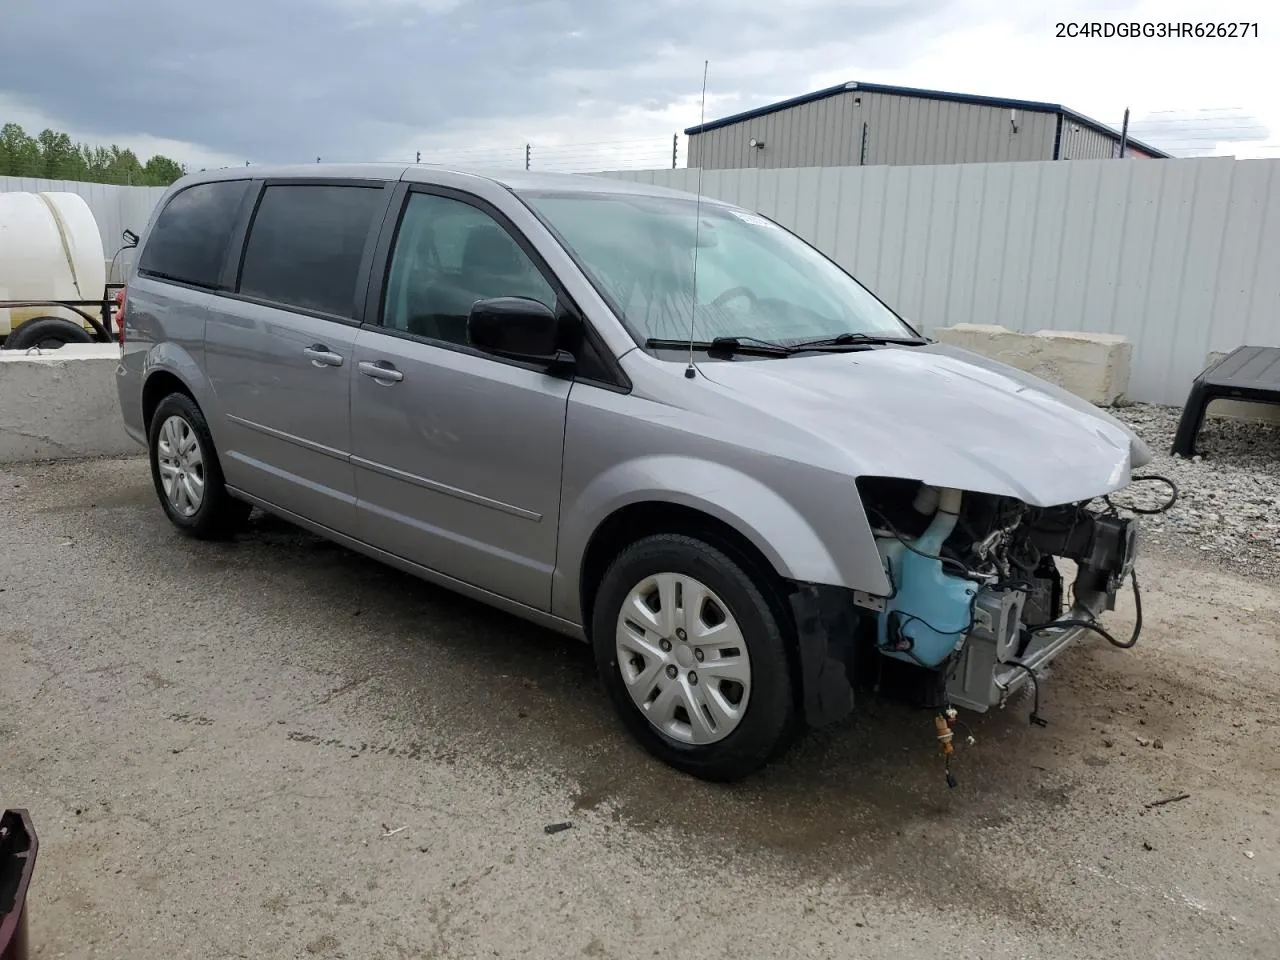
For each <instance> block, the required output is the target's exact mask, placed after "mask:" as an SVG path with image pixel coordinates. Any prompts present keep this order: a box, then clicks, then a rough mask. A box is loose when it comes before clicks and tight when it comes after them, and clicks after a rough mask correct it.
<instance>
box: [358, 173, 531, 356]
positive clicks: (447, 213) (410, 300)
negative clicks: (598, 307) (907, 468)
mask: <svg viewBox="0 0 1280 960" xmlns="http://www.w3.org/2000/svg"><path fill="white" fill-rule="evenodd" d="M492 297H528V298H530V299H532V300H537V301H538V302H540V303H543V304H545V305H546V306H548V307H550V308H552V309H555V306H556V295H555V291H554V290H553V289H552V287H551V285H550V284H549V283H548V282H547V280H546V278H545V277H543V275H542V274H541V273H540V272H539V271H538V268H537V267H536V266H535V265H534V263H533V261H532V260H530V259H529V257H528V255H527V254H526V253H525V252H524V251H523V250H522V249H520V246H519V245H518V244H517V243H516V242H515V240H514V239H513V238H512V236H511V235H510V234H509V233H507V231H506V229H505V228H503V227H502V225H500V224H499V223H498V222H497V221H496V220H494V219H493V217H491V216H489V214H487V213H485V212H484V211H483V210H481V209H480V208H479V207H474V206H472V205H471V204H469V203H464V202H463V201H461V200H455V199H453V198H452V197H439V196H433V195H431V194H426V193H414V194H411V195H410V197H409V202H408V204H407V206H406V207H405V211H404V216H403V217H402V218H401V221H400V229H399V231H398V232H397V234H396V241H395V247H394V248H393V249H392V254H391V269H390V273H389V274H388V277H387V287H386V293H385V294H384V298H385V299H384V302H383V310H382V317H383V319H382V322H383V325H384V326H387V327H390V328H391V329H393V330H403V331H405V332H407V333H414V334H417V335H418V336H422V337H429V338H430V339H432V340H443V341H445V342H447V343H457V344H465V343H466V342H467V316H468V315H469V314H470V312H471V306H472V304H474V303H475V302H476V301H477V300H488V299H490V298H492Z"/></svg>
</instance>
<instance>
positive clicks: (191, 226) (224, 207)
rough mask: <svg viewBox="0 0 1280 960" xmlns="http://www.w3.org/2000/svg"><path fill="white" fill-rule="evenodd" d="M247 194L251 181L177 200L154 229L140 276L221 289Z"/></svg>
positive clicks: (208, 186) (194, 190)
mask: <svg viewBox="0 0 1280 960" xmlns="http://www.w3.org/2000/svg"><path fill="white" fill-rule="evenodd" d="M248 188H249V181H248V180H224V181H221V182H219V183H201V184H197V185H196V186H194V187H188V188H187V189H185V190H183V191H182V192H181V193H176V194H174V195H173V198H172V199H170V201H169V202H168V203H167V204H165V208H164V209H163V210H161V211H160V216H159V217H157V218H156V222H155V226H153V227H152V228H151V236H149V237H148V238H147V242H146V245H145V246H144V247H143V249H142V257H141V259H139V261H138V271H139V272H140V273H144V274H149V275H151V276H155V277H162V278H164V279H166V280H179V281H181V282H183V283H193V284H196V285H198V286H202V287H215V286H217V285H218V281H219V279H220V278H221V276H222V268H223V265H224V264H225V263H226V256H227V246H228V244H229V243H230V241H231V231H232V230H233V229H234V227H235V222H236V215H237V214H238V213H239V211H240V201H241V200H242V199H243V198H244V195H245V191H246V190H248Z"/></svg>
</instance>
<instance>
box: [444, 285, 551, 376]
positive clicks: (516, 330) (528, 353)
mask: <svg viewBox="0 0 1280 960" xmlns="http://www.w3.org/2000/svg"><path fill="white" fill-rule="evenodd" d="M467 342H468V343H470V344H471V346H473V347H475V348H476V349H477V350H483V351H485V353H492V354H495V355H497V356H501V357H508V358H510V359H512V360H524V361H527V362H529V363H545V364H548V365H551V364H556V365H560V364H564V363H568V362H572V360H573V355H572V354H570V353H569V352H568V351H567V350H563V349H561V344H562V343H563V342H564V337H563V327H562V322H561V319H560V318H559V317H558V316H556V313H555V311H554V310H552V309H551V308H550V307H548V306H547V305H546V304H544V303H539V302H538V301H537V300H530V299H528V298H526V297H496V298H494V299H492V300H477V301H476V302H475V303H474V304H472V306H471V313H470V315H468V317H467Z"/></svg>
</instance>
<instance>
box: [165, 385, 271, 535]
mask: <svg viewBox="0 0 1280 960" xmlns="http://www.w3.org/2000/svg"><path fill="white" fill-rule="evenodd" d="M147 448H148V452H149V454H150V459H151V479H152V481H153V482H154V483H155V488H156V496H158V497H159V498H160V506H161V507H162V508H163V509H164V512H165V515H166V516H167V517H168V518H169V521H170V522H171V523H172V524H173V525H174V526H175V527H177V528H178V529H179V530H181V531H182V532H183V533H185V534H187V535H189V536H192V537H196V538H198V539H201V540H225V539H227V538H228V537H231V536H233V535H234V534H235V533H236V531H238V530H239V529H240V528H241V527H242V526H243V525H244V522H245V520H247V519H248V517H249V513H250V511H251V510H252V509H253V508H252V507H251V506H250V505H249V504H247V503H245V502H244V501H243V500H237V499H235V498H234V497H232V496H231V494H230V493H228V492H227V487H226V483H225V482H224V481H223V477H222V467H221V465H220V464H219V463H218V454H217V451H215V450H214V447H213V436H212V434H210V432H209V424H208V423H207V422H206V421H205V418H204V414H203V413H201V412H200V407H199V406H197V405H196V402H195V401H194V400H192V399H191V398H190V397H188V396H187V395H186V394H183V393H171V394H169V395H168V396H167V397H165V398H164V399H163V400H161V401H160V405H159V406H157V407H156V410H155V413H154V414H152V416H151V428H150V432H149V436H148V438H147Z"/></svg>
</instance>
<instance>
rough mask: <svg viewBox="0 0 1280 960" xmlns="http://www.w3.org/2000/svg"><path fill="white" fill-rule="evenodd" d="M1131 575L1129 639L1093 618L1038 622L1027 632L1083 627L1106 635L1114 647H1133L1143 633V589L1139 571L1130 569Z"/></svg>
mask: <svg viewBox="0 0 1280 960" xmlns="http://www.w3.org/2000/svg"><path fill="white" fill-rule="evenodd" d="M1129 577H1130V579H1131V580H1133V608H1134V611H1135V614H1134V621H1133V633H1132V634H1131V635H1130V637H1129V639H1128V640H1117V639H1116V638H1115V636H1114V635H1113V634H1111V633H1110V632H1108V630H1107V629H1106V628H1105V627H1103V626H1102V625H1100V624H1098V623H1095V622H1094V621H1092V620H1055V621H1053V622H1051V623H1038V624H1036V625H1035V626H1033V627H1027V628H1026V631H1027V633H1028V634H1032V633H1039V632H1041V631H1043V630H1056V629H1059V628H1061V627H1082V628H1083V629H1085V630H1092V631H1093V632H1094V633H1096V634H1099V635H1100V636H1102V637H1104V638H1105V639H1106V641H1107V642H1108V643H1110V644H1111V645H1112V646H1113V647H1119V648H1120V649H1121V650H1129V649H1132V648H1133V647H1134V646H1135V645H1136V644H1137V642H1138V637H1139V635H1140V634H1141V633H1142V590H1141V589H1140V588H1139V587H1138V572H1137V571H1136V570H1132V571H1130V572H1129Z"/></svg>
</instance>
